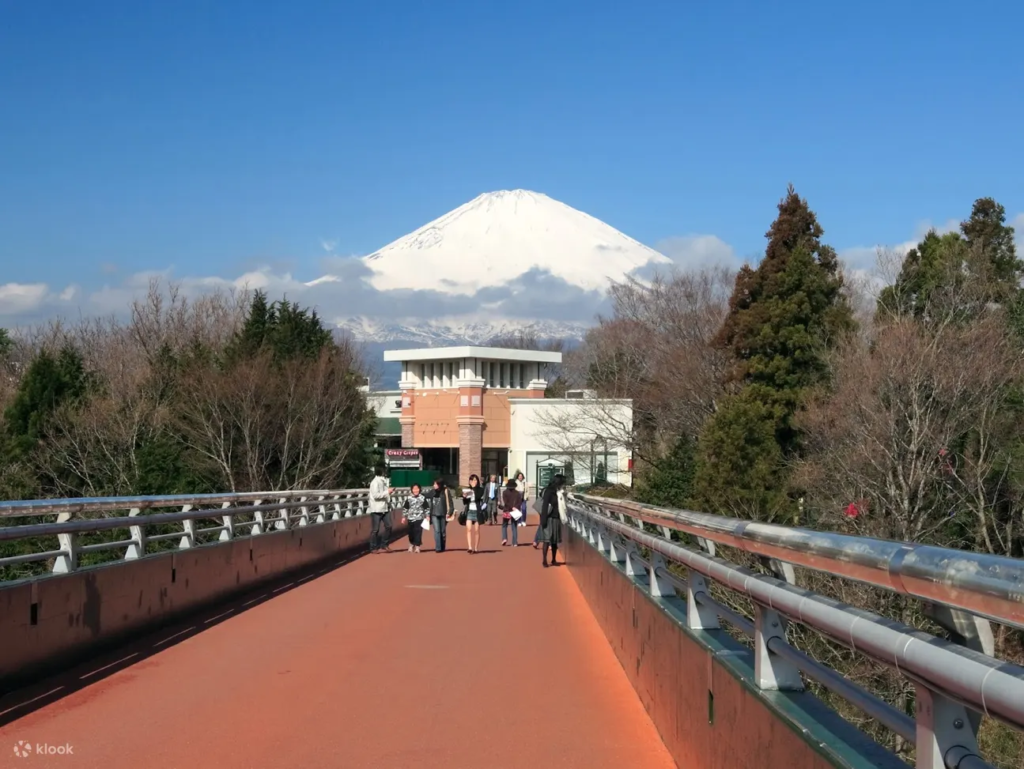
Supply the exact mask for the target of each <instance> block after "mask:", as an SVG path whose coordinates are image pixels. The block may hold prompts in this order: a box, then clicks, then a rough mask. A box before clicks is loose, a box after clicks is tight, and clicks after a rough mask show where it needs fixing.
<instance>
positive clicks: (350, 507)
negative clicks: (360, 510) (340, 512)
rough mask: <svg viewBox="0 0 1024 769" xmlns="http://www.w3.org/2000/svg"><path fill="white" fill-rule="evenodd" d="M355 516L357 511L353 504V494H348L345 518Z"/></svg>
mask: <svg viewBox="0 0 1024 769" xmlns="http://www.w3.org/2000/svg"><path fill="white" fill-rule="evenodd" d="M355 515H356V510H355V505H354V503H353V502H352V495H351V494H346V495H345V517H346V518H352V517H353V516H355Z"/></svg>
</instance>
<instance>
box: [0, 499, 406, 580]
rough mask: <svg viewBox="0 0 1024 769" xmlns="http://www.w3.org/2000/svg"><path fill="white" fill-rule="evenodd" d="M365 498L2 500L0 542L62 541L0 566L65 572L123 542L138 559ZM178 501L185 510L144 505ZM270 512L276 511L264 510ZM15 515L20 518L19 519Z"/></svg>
mask: <svg viewBox="0 0 1024 769" xmlns="http://www.w3.org/2000/svg"><path fill="white" fill-rule="evenodd" d="M394 491H395V496H394V497H393V501H394V502H397V503H398V504H401V502H402V501H404V496H405V495H406V494H407V493H408V490H407V489H398V488H396V489H394ZM264 500H273V501H268V502H264ZM368 501H369V490H368V489H337V490H317V491H264V492H241V493H238V492H229V493H223V494H173V495H163V496H140V497H98V498H86V499H41V500H28V501H16V502H0V520H3V519H4V518H7V519H8V520H9V521H10V523H8V525H3V526H0V542H12V541H18V540H27V539H38V538H49V537H53V538H55V539H56V540H57V543H58V548H57V549H52V548H47V549H42V548H40V549H38V550H35V551H33V552H28V553H18V554H16V555H9V556H6V557H0V568H2V567H5V566H16V565H22V564H30V563H39V562H43V561H51V560H52V561H53V564H52V571H53V572H55V573H66V572H69V571H74V570H76V569H78V568H79V565H78V561H79V556H81V555H84V554H88V553H97V552H101V551H107V550H119V549H120V550H123V551H124V554H123V558H124V560H135V559H138V558H143V557H146V556H149V555H154V554H155V553H154V552H152V551H151V550H150V551H149V552H147V547H148V546H150V545H152V544H154V543H159V542H166V541H168V540H174V539H178V540H179V544H178V548H179V549H185V548H190V547H195V546H196V545H198V544H202V541H201V539H200V538H204V540H203V541H208V539H209V537H210V536H211V535H217V540H218V541H219V542H226V541H230V540H233V539H239V538H243V537H254V536H259V535H261V534H265V533H269V532H271V531H282V530H287V529H290V528H293V527H295V526H298V527H304V526H315V525H317V524H319V523H327V522H329V521H335V520H340V519H342V518H348V517H353V516H358V515H362V514H364V513H366V512H367V502H368ZM246 503H250V504H246ZM173 507H177V508H180V511H175V512H143V511H160V510H162V509H166V508H173ZM121 511H128V515H127V516H124V515H113V516H109V515H108V516H100V515H97V514H101V513H119V512H121ZM266 513H271V514H274V513H277V514H276V515H271V516H265V514H266ZM54 514H56V515H57V520H56V521H53V522H47V523H36V522H28V523H24V522H21V520H23V519H25V518H31V517H38V516H43V515H47V516H49V515H54ZM12 519H18V523H14V522H13V520H12ZM204 519H220V521H221V525H219V526H206V527H199V526H197V524H196V522H197V521H200V520H204ZM172 524H181V527H180V528H179V529H178V530H177V531H174V532H170V533H167V532H161V533H157V534H152V535H151V534H149V533H147V528H148V527H152V526H167V525H172ZM124 529H128V530H129V532H130V539H118V540H116V541H114V540H111V541H103V542H98V543H91V544H83V543H82V542H80V537H81V536H82V535H83V534H97V533H100V532H110V531H115V530H124ZM243 532H244V533H243ZM51 541H52V540H51ZM208 544H216V543H215V542H209V543H208ZM0 584H2V580H0Z"/></svg>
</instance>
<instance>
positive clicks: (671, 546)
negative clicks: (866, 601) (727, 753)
mask: <svg viewBox="0 0 1024 769" xmlns="http://www.w3.org/2000/svg"><path fill="white" fill-rule="evenodd" d="M569 514H570V526H571V527H572V528H573V530H574V531H576V532H577V533H579V534H580V535H581V536H583V537H584V538H585V539H586V541H588V542H589V543H590V544H591V545H592V546H593V547H595V548H596V549H597V550H598V551H600V552H602V553H604V554H605V555H606V556H607V557H608V558H610V560H612V561H614V562H617V563H620V564H622V565H623V567H624V569H625V572H626V573H627V574H628V575H630V576H633V577H638V578H640V581H641V583H646V585H647V587H648V589H649V591H650V593H651V594H652V595H653V596H654V597H656V598H666V597H674V596H677V595H678V596H679V597H681V598H684V599H685V601H686V610H685V615H686V619H685V621H686V624H687V626H688V627H689V628H690V629H692V630H695V631H696V630H716V629H719V628H720V627H721V625H720V624H719V623H720V621H724V622H725V623H727V624H728V625H731V626H732V627H733V628H735V630H736V631H738V633H739V634H741V635H742V636H746V637H747V638H749V639H750V640H751V641H752V643H753V658H754V682H755V683H756V685H757V686H758V687H759V688H760V689H762V690H770V691H801V690H803V689H804V680H803V679H804V677H805V676H806V677H807V678H808V679H811V680H813V681H815V682H816V683H818V684H819V685H821V686H822V687H824V688H825V689H828V690H829V691H831V692H833V693H834V694H835V695H837V696H839V697H840V698H842V699H844V700H846V701H847V702H848V703H849V704H850V705H852V706H854V707H855V708H857V709H859V710H860V711H861V712H863V713H864V714H866V715H867V716H868V717H870V718H872V719H874V720H876V721H877V722H878V723H880V724H882V725H884V726H885V727H887V728H888V729H889V730H891V731H892V732H894V733H895V734H897V735H899V736H900V737H902V738H903V739H904V740H906V741H907V742H909V743H911V744H914V745H915V746H916V766H917V767H926V768H927V769H942V768H943V767H949V768H950V769H980V768H981V767H988V766H989V764H987V763H985V761H984V760H983V759H982V758H981V757H980V755H979V750H978V743H977V730H978V726H979V724H980V720H981V715H982V714H984V715H987V716H990V717H992V718H996V719H999V720H1000V721H1002V722H1004V723H1006V724H1008V725H1010V726H1012V727H1014V728H1017V729H1024V668H1021V667H1019V666H1017V665H1013V664H1010V663H1008V662H1005V661H1002V660H999V659H997V658H995V657H994V656H992V655H993V654H994V651H993V646H994V644H993V643H992V637H993V636H992V632H991V628H990V626H989V624H988V622H987V621H986V620H984V619H979V615H981V616H984V617H986V618H987V619H989V620H992V621H995V622H998V623H1001V624H1006V625H1010V626H1016V627H1020V626H1021V625H1022V621H1024V561H1021V560H1018V559H1013V558H1000V557H995V556H987V555H983V554H977V553H969V552H963V551H959V550H949V549H944V548H938V547H929V546H923V545H913V544H907V543H896V542H888V541H884V540H875V539H868V538H861V537H852V536H846V535H841V534H832V533H828V532H818V531H811V530H807V529H792V528H787V527H784V526H774V525H768V524H759V523H754V522H749V521H741V520H737V519H733V518H726V517H723V516H715V515H707V514H703V513H693V512H688V511H680V510H670V509H666V508H658V507H651V506H646V505H641V504H638V503H635V502H629V501H623V500H611V499H605V498H600V497H592V496H587V495H583V494H572V495H570V497H569ZM644 524H652V525H654V526H656V527H658V532H659V533H657V534H656V533H651V532H650V531H648V530H647V529H646V528H645V527H644ZM673 531H677V532H682V533H685V534H690V535H692V536H693V537H695V538H696V540H697V544H698V547H697V548H690V547H686V546H684V545H683V544H681V543H680V542H676V541H672V540H671V532H673ZM715 543H718V544H721V545H727V546H730V547H733V548H737V549H739V550H741V551H744V552H746V553H750V554H752V555H754V556H757V558H758V560H759V562H760V563H762V564H764V565H766V566H767V567H768V568H769V570H770V571H771V572H772V574H773V575H774V576H771V575H768V574H761V573H758V572H757V571H754V570H753V569H750V568H746V567H744V566H741V565H738V564H736V563H732V562H730V561H727V560H724V559H722V558H720V557H717V556H716V548H715ZM641 549H643V550H646V551H647V552H648V553H649V556H648V557H646V558H645V557H642V555H641ZM669 563H675V564H678V565H681V566H684V567H685V568H686V578H685V579H684V578H682V577H681V576H679V575H678V574H676V573H674V572H673V571H672V570H670V569H669ZM794 567H800V568H807V569H811V570H815V571H818V572H823V573H828V574H831V575H834V576H838V577H845V578H849V579H853V580H857V581H859V582H862V583H866V584H869V585H874V586H878V587H881V588H885V589H887V590H891V591H895V592H897V593H900V594H902V595H905V596H908V597H911V598H916V599H921V600H923V601H924V602H925V607H926V613H927V614H928V616H929V617H930V618H932V619H933V620H935V621H936V622H937V623H938V624H940V625H941V626H943V627H945V628H946V629H948V630H950V631H952V633H953V635H954V636H959V637H960V638H962V639H963V640H964V642H965V643H966V644H967V646H969V647H973V648H965V646H964V645H960V644H957V643H954V642H952V641H947V640H945V639H942V638H939V637H937V636H934V635H931V634H929V633H926V632H924V631H921V630H918V629H916V628H912V627H910V626H907V625H905V624H902V623H899V622H896V621H894V620H891V619H888V618H884V617H881V616H879V615H877V614H873V613H871V612H869V611H865V610H863V609H860V608H857V607H855V606H851V605H847V604H843V603H841V602H838V601H836V600H833V599H831V598H827V597H825V596H823V595H820V594H817V593H814V592H811V591H809V590H805V589H802V588H800V587H798V586H797V585H796V571H795V569H794ZM712 582H713V583H717V584H718V585H720V586H722V587H723V588H725V589H727V590H728V591H729V592H730V593H732V594H733V595H739V596H742V597H745V598H747V599H749V601H750V603H751V605H752V607H753V621H751V620H750V619H748V618H747V617H745V616H743V615H742V614H740V613H738V612H736V611H735V610H733V609H731V608H729V607H728V606H725V605H724V604H722V603H721V602H720V601H717V600H715V598H713V597H712V591H711V589H710V587H709V584H710V583H712ZM789 621H792V622H795V623H798V624H800V625H803V626H804V627H806V628H809V629H810V630H813V631H815V632H816V633H818V634H820V635H822V636H825V637H827V638H829V639H831V640H832V641H834V642H838V643H839V644H840V645H842V646H845V647H847V648H849V649H852V650H854V651H856V652H857V653H859V654H864V655H867V656H868V657H870V658H872V659H874V660H875V661H877V662H881V663H883V664H884V665H886V666H888V667H890V668H892V669H894V670H896V671H897V672H899V673H900V674H902V675H903V676H906V677H907V678H908V679H909V680H910V681H911V682H912V683H913V685H914V687H915V699H916V713H915V716H914V717H911V716H910V715H908V714H906V713H904V712H902V711H900V710H898V709H896V708H894V707H892V706H891V705H889V704H888V703H886V702H885V701H884V700H882V699H881V698H879V697H877V696H876V695H874V694H872V693H871V692H869V691H867V690H866V689H864V688H862V687H860V686H858V685H857V684H855V683H854V682H852V681H850V680H848V679H846V678H844V677H843V676H842V675H841V674H839V673H837V672H836V671H834V670H832V669H831V668H829V667H827V666H825V665H823V664H822V663H820V662H818V661H816V660H815V659H813V658H812V657H811V656H809V655H808V654H806V653H804V652H802V651H800V650H799V649H797V648H795V647H794V646H793V645H791V644H790V643H789V641H788V640H787V637H786V627H787V623H788V622H789Z"/></svg>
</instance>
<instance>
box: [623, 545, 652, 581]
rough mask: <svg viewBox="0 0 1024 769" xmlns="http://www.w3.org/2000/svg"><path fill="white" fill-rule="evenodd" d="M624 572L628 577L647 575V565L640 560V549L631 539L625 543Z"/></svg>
mask: <svg viewBox="0 0 1024 769" xmlns="http://www.w3.org/2000/svg"><path fill="white" fill-rule="evenodd" d="M626 574H627V575H629V576H630V577H645V576H647V567H646V566H645V565H644V563H643V562H642V561H641V560H640V549H639V548H638V547H637V546H636V543H635V542H632V541H630V542H627V543H626Z"/></svg>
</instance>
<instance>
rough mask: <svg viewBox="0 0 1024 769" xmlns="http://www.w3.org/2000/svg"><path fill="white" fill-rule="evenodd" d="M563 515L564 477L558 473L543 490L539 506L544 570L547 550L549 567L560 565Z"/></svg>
mask: <svg viewBox="0 0 1024 769" xmlns="http://www.w3.org/2000/svg"><path fill="white" fill-rule="evenodd" d="M565 514H566V509H565V476H564V475H562V474H561V473H559V474H558V475H556V476H555V477H554V478H552V479H551V483H549V484H548V485H547V488H545V489H544V496H543V498H542V501H541V506H540V528H541V531H542V533H541V538H540V541H541V542H542V543H543V546H544V568H547V566H548V548H550V549H551V565H552V566H558V565H560V564H559V563H558V545H559V544H561V542H562V518H563V516H565Z"/></svg>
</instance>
